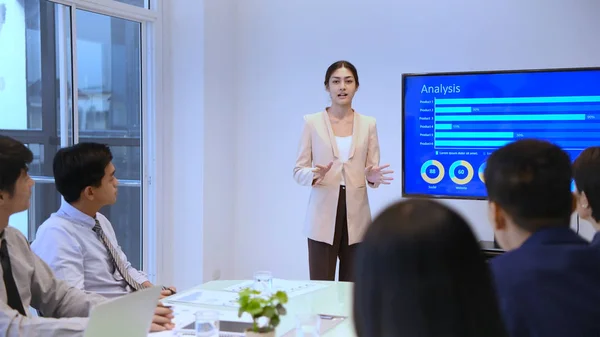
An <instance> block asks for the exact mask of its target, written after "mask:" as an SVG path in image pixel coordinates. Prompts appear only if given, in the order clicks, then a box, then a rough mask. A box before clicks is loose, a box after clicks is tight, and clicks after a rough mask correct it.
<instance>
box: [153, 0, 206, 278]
mask: <svg viewBox="0 0 600 337" xmlns="http://www.w3.org/2000/svg"><path fill="white" fill-rule="evenodd" d="M203 17H204V5H203V3H202V2H201V1H196V0H178V1H169V2H168V3H163V10H162V17H161V22H160V24H161V25H162V33H163V34H162V41H161V42H162V45H160V46H159V47H160V49H159V50H158V52H159V53H160V55H159V57H160V62H161V63H162V65H163V67H162V73H161V74H159V76H158V77H159V81H158V83H157V84H158V85H159V88H158V89H159V90H161V89H162V90H161V91H162V96H161V99H160V100H159V101H158V102H157V127H158V129H159V130H158V132H157V133H158V137H157V148H158V151H159V154H158V156H157V157H158V159H159V160H158V163H157V166H158V171H159V175H157V177H156V178H155V179H154V180H155V182H156V184H157V191H158V193H157V206H158V207H159V209H158V215H157V227H158V231H157V234H158V237H159V238H158V245H157V252H156V255H157V256H158V262H159V265H158V271H157V272H158V279H157V281H158V282H159V283H160V284H167V285H175V286H176V287H178V288H180V289H185V288H188V287H191V286H194V285H196V284H199V283H201V282H202V281H203V279H202V274H203V273H202V271H203V257H204V256H203V249H202V247H203V232H204V231H203V209H204V200H205V199H204V193H203V189H204V183H203V182H204V162H205V161H204V156H203V152H204V151H203V149H204V138H203V137H202V134H203V132H204V125H205V121H204V103H205V101H204V81H203V78H204V75H205V74H204V67H203V64H204V46H203V44H204V25H203V20H202V18H203ZM207 232H209V231H207Z"/></svg>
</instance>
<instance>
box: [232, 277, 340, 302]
mask: <svg viewBox="0 0 600 337" xmlns="http://www.w3.org/2000/svg"><path fill="white" fill-rule="evenodd" d="M253 286H254V281H243V282H240V283H238V284H236V285H233V286H230V287H227V288H225V290H227V291H231V292H232V293H238V292H240V291H241V290H242V289H244V288H252V287H253ZM328 286H329V285H326V284H323V283H317V282H311V281H291V280H282V279H276V278H274V279H273V291H279V290H282V291H285V292H286V293H287V295H288V297H289V298H292V297H296V296H300V295H304V294H308V293H311V292H313V291H316V290H320V289H324V288H327V287H328Z"/></svg>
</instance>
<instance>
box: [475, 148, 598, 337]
mask: <svg viewBox="0 0 600 337" xmlns="http://www.w3.org/2000/svg"><path fill="white" fill-rule="evenodd" d="M484 178H485V182H486V187H487V192H488V200H489V217H490V222H491V223H492V226H493V229H494V233H495V235H496V239H497V241H498V243H499V244H500V246H501V247H502V248H504V249H505V250H506V251H507V252H506V253H505V254H503V255H501V256H498V257H496V258H494V259H492V260H491V268H492V272H493V275H494V279H495V283H496V288H497V292H498V297H499V302H500V306H501V311H502V314H503V316H504V321H505V323H506V326H507V329H508V331H509V333H510V335H511V336H512V337H522V336H540V337H553V336H560V337H564V336H600V249H598V247H595V245H596V244H592V245H590V244H589V243H588V242H587V241H585V240H584V239H583V238H581V237H580V236H579V235H578V234H576V233H575V232H574V231H572V230H571V229H570V225H569V224H570V218H571V214H572V213H573V211H574V209H575V202H574V198H573V195H572V193H571V180H572V169H571V160H570V158H569V155H568V154H567V153H566V152H564V151H563V150H562V149H560V148H559V147H558V146H556V145H554V144H551V143H549V142H545V141H541V140H533V139H527V140H520V141H516V142H514V143H511V144H509V145H506V146H504V147H503V148H500V149H498V150H497V151H495V152H494V153H493V154H492V155H491V156H490V157H489V159H488V161H487V167H486V170H485V173H484ZM596 241H597V240H595V242H596Z"/></svg>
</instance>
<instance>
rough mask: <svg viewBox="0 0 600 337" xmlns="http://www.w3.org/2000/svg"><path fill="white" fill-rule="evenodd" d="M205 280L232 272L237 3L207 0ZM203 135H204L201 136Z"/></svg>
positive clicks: (223, 276) (205, 17)
mask: <svg viewBox="0 0 600 337" xmlns="http://www.w3.org/2000/svg"><path fill="white" fill-rule="evenodd" d="M204 6H205V7H204V12H205V14H206V15H205V16H204V31H205V32H206V34H205V40H204V83H205V86H204V131H203V133H204V134H203V135H204V205H203V206H204V213H203V215H204V240H203V246H202V249H203V252H204V268H203V270H204V275H203V276H204V280H205V281H208V280H214V279H219V278H221V279H230V278H232V277H233V263H232V258H233V252H234V248H233V245H232V243H233V233H234V220H235V217H234V213H235V204H234V201H235V193H236V190H235V188H236V186H235V158H236V147H235V140H236V138H237V135H236V132H235V125H236V123H237V121H236V118H235V113H236V110H235V109H236V106H237V104H236V103H237V99H236V97H237V81H238V78H237V76H236V74H235V71H234V70H235V67H236V62H237V61H238V55H237V54H236V50H235V43H236V34H237V22H236V20H235V15H236V4H235V1H232V0H205V1H204ZM197 136H198V137H200V136H202V135H201V134H198V135H197Z"/></svg>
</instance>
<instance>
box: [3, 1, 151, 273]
mask: <svg viewBox="0 0 600 337" xmlns="http://www.w3.org/2000/svg"><path fill="white" fill-rule="evenodd" d="M119 2H125V3H128V4H131V5H136V6H147V1H146V0H124V1H119ZM72 32H74V33H72ZM72 34H74V35H75V36H72ZM141 35H142V23H140V22H138V21H130V20H126V19H123V18H117V17H112V16H109V15H104V14H100V13H95V12H91V11H87V10H85V9H80V8H78V7H76V6H66V5H62V4H58V3H54V2H51V1H49V0H26V1H25V0H0V60H1V61H0V133H2V134H5V135H8V136H11V137H14V138H16V139H19V140H21V141H22V142H24V143H26V144H27V145H28V146H29V148H30V149H31V150H32V152H33V153H34V161H33V163H32V164H31V166H30V174H31V175H32V177H33V178H34V180H35V181H36V185H35V187H34V189H33V193H32V201H31V207H30V209H29V210H28V211H25V212H22V213H19V214H15V215H13V216H12V217H11V219H10V223H11V225H12V226H15V227H17V228H19V229H20V230H21V231H22V232H23V233H24V234H25V235H27V236H28V237H29V239H30V240H33V239H34V236H35V232H36V230H37V228H38V227H39V226H40V225H41V224H42V222H43V221H44V220H45V219H47V218H48V217H49V216H50V214H51V213H53V212H55V211H56V210H57V209H58V208H59V207H60V202H61V198H60V195H59V194H58V193H57V192H56V189H55V186H54V179H53V174H52V160H53V158H54V154H55V153H56V151H57V150H58V149H59V148H61V147H64V146H69V145H72V144H74V143H77V142H82V141H94V142H99V143H104V144H107V145H109V146H110V147H111V150H112V152H113V156H114V159H113V163H114V165H115V167H116V169H117V177H118V178H119V180H120V186H119V196H118V200H117V203H116V204H115V205H112V206H110V207H106V208H105V209H103V210H101V212H102V213H103V214H104V215H106V216H107V218H108V219H109V220H110V221H111V223H112V224H113V227H114V229H115V232H116V234H117V237H118V240H119V244H120V245H121V248H122V249H123V250H124V251H125V253H126V254H127V256H128V258H129V261H130V262H131V263H132V264H133V265H134V266H135V267H136V268H140V269H141V266H142V265H143V264H142V251H143V250H142V243H143V242H144V240H143V225H142V219H143V217H142V212H143V209H142V192H143V191H142V189H143V186H144V184H143V181H142V177H143V172H142V171H143V169H142V168H143V157H144V156H143V153H144V149H143V148H142V143H143V142H142V136H143V135H142V118H143V109H142V76H143V74H142V66H141V65H142V61H141V57H142V44H141V41H142V36H141ZM73 39H75V41H73ZM73 48H75V50H74V49H73ZM9 50H10V52H8V51H9ZM74 56H76V57H74Z"/></svg>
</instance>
